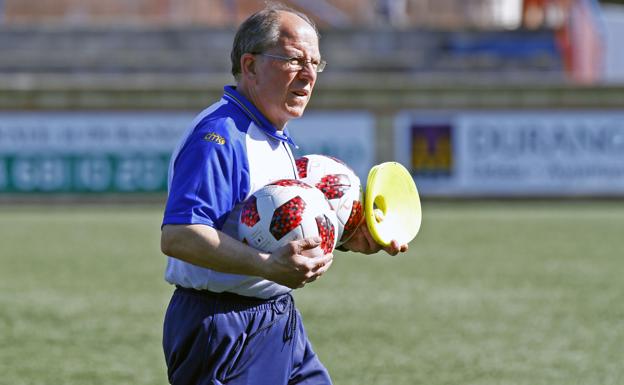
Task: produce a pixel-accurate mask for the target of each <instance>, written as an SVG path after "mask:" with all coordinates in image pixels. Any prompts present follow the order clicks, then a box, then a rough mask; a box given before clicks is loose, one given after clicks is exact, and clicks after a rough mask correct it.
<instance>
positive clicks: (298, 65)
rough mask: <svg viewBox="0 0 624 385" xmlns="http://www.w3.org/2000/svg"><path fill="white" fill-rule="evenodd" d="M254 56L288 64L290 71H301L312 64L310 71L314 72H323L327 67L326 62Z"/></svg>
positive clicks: (269, 55) (285, 57)
mask: <svg viewBox="0 0 624 385" xmlns="http://www.w3.org/2000/svg"><path fill="white" fill-rule="evenodd" d="M254 55H261V56H266V57H270V58H272V59H277V60H282V61H285V62H286V64H288V69H290V70H291V71H301V70H302V69H304V68H305V67H306V66H307V65H308V64H312V69H313V70H314V71H315V72H323V70H324V69H325V66H326V65H327V62H326V61H325V60H321V61H319V62H317V61H316V60H312V59H304V58H302V57H287V56H279V55H271V54H268V53H256V54H254Z"/></svg>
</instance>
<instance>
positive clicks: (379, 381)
mask: <svg viewBox="0 0 624 385" xmlns="http://www.w3.org/2000/svg"><path fill="white" fill-rule="evenodd" d="M423 208H424V222H423V227H422V231H421V233H420V234H419V235H418V237H417V239H416V240H415V241H414V242H413V243H412V244H411V245H410V252H409V253H408V254H407V255H403V256H397V257H390V256H388V255H386V254H379V255H375V256H362V255H355V254H342V253H337V254H336V259H335V263H334V265H333V267H332V269H331V270H330V271H329V272H328V273H327V275H326V276H324V277H323V278H322V279H321V280H319V281H317V282H316V283H314V284H311V285H308V286H307V287H306V288H304V289H302V290H299V291H297V292H296V294H295V297H296V300H297V304H298V307H299V309H300V310H301V312H302V314H303V317H304V320H305V324H306V328H307V330H308V333H309V335H310V338H311V340H312V342H313V344H314V347H315V350H316V351H317V353H318V354H319V355H320V357H321V359H322V361H323V362H324V363H325V365H326V366H327V367H328V368H329V370H330V373H331V374H332V377H333V379H334V382H335V384H336V385H356V384H357V385H362V384H373V385H383V384H387V385H402V384H405V385H408V384H409V385H412V384H423V385H444V384H449V385H451V384H457V385H471V384H475V385H476V384H479V385H489V384H492V385H494V384H526V385H540V384H548V385H555V384H561V385H570V384H583V385H609V384H613V385H615V384H622V383H624V365H622V357H624V322H623V321H622V320H623V319H624V279H622V275H623V273H624V252H623V251H622V250H624V204H622V202H590V203H586V202H585V203H583V202H573V201H566V202H561V203H558V202H507V203H504V202H494V203H484V202H482V203H430V202H424V205H423ZM160 210H161V208H160V207H156V206H154V207H116V206H103V207H95V206H71V205H67V206H59V207H48V208H43V207H28V206H17V207H8V206H1V207H0V266H1V268H0V373H2V376H1V377H0V384H11V385H20V384H37V385H39V384H63V385H71V384H111V385H112V384H132V385H139V384H150V385H152V384H156V385H157V384H166V383H167V381H166V375H165V367H164V363H163V355H162V351H161V348H160V338H161V327H162V317H163V313H164V310H165V307H166V305H167V301H168V298H169V294H170V291H171V289H170V287H169V286H168V285H167V284H166V283H165V282H164V281H163V278H162V275H163V269H164V265H165V258H164V257H163V256H162V255H161V254H160V251H159V248H158V243H159V226H160V218H161V212H160Z"/></svg>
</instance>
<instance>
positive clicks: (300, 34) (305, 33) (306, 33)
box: [279, 11, 318, 41]
mask: <svg viewBox="0 0 624 385" xmlns="http://www.w3.org/2000/svg"><path fill="white" fill-rule="evenodd" d="M279 15H280V16H279V23H280V29H279V30H280V38H282V37H283V38H286V39H298V38H306V39H310V38H312V39H313V40H314V41H317V40H318V36H317V34H316V31H315V29H314V28H313V27H312V26H311V25H310V24H309V23H308V22H307V21H305V20H304V19H302V18H301V17H300V16H299V15H296V14H294V13H291V12H285V11H280V14H279Z"/></svg>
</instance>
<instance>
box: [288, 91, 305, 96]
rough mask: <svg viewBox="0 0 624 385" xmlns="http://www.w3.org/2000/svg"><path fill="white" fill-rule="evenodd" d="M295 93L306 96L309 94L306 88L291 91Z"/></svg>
mask: <svg viewBox="0 0 624 385" xmlns="http://www.w3.org/2000/svg"><path fill="white" fill-rule="evenodd" d="M291 92H292V93H293V94H295V95H296V96H301V97H305V96H308V91H306V90H294V91H291Z"/></svg>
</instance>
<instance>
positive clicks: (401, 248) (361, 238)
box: [343, 222, 408, 255]
mask: <svg viewBox="0 0 624 385" xmlns="http://www.w3.org/2000/svg"><path fill="white" fill-rule="evenodd" d="M343 246H344V247H345V248H346V249H349V250H350V251H355V252H357V253H362V254H374V253H376V252H378V251H379V250H384V251H385V252H386V253H388V254H390V255H397V254H398V253H399V252H401V253H404V252H406V251H407V249H408V245H407V244H405V245H399V243H398V242H397V241H396V240H393V241H392V242H390V245H389V246H386V247H383V246H381V245H380V244H378V243H377V242H375V240H374V239H373V236H372V235H371V233H370V231H368V226H367V225H366V222H363V223H362V224H360V226H359V227H358V228H357V229H356V230H355V233H354V234H353V236H352V237H351V239H349V240H348V241H347V242H346V243H344V244H343Z"/></svg>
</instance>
